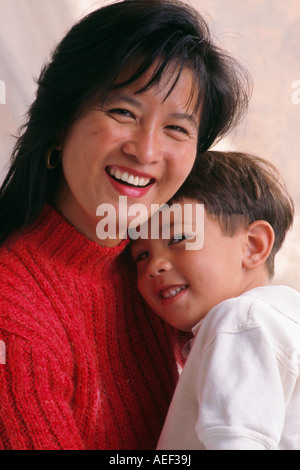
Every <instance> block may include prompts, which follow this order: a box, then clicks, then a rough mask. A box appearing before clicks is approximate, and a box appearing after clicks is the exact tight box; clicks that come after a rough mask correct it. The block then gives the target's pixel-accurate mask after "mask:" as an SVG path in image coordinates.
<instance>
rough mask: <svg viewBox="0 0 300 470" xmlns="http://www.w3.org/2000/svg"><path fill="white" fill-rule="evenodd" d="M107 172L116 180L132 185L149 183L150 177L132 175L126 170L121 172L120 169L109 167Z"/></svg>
mask: <svg viewBox="0 0 300 470" xmlns="http://www.w3.org/2000/svg"><path fill="white" fill-rule="evenodd" d="M108 173H109V174H110V176H113V177H114V178H115V179H116V180H120V181H123V182H124V183H127V184H132V185H133V186H142V187H144V186H147V184H149V183H150V178H144V177H140V176H134V175H131V174H129V173H127V172H126V171H124V172H122V171H120V170H116V169H114V168H109V169H108Z"/></svg>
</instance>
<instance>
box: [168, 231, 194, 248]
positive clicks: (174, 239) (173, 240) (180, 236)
mask: <svg viewBox="0 0 300 470" xmlns="http://www.w3.org/2000/svg"><path fill="white" fill-rule="evenodd" d="M193 237H194V235H187V234H185V233H178V234H176V235H173V236H172V238H171V239H170V245H176V244H178V243H181V242H183V241H185V240H191V239H192V238H193Z"/></svg>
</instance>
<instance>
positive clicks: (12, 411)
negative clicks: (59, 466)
mask: <svg viewBox="0 0 300 470" xmlns="http://www.w3.org/2000/svg"><path fill="white" fill-rule="evenodd" d="M0 341H1V345H2V352H3V350H4V349H5V356H4V354H2V358H4V357H5V360H3V359H2V363H1V364H0V448H2V449H13V450H27V449H31V450H33V449H34V450H38V449H42V450H60V449H62V450H71V449H74V450H77V449H82V441H81V438H80V435H79V432H78V429H77V427H76V422H75V419H74V416H73V413H72V407H71V405H72V396H73V387H72V383H71V380H70V378H69V377H68V375H69V374H67V373H66V367H65V366H66V363H65V364H64V363H63V362H64V361H58V360H57V358H56V357H55V355H54V354H51V353H50V351H47V347H46V346H45V345H44V344H39V341H30V340H28V339H26V338H24V337H22V336H20V335H16V334H12V333H11V332H9V333H8V332H7V331H3V330H2V331H1V330H0Z"/></svg>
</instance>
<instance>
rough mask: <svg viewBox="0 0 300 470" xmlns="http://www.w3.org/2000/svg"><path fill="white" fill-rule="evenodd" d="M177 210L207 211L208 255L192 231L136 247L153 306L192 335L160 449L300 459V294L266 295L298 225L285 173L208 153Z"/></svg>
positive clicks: (143, 286)
mask: <svg viewBox="0 0 300 470" xmlns="http://www.w3.org/2000/svg"><path fill="white" fill-rule="evenodd" d="M175 202H176V203H179V204H180V206H181V207H182V208H184V205H185V204H193V205H194V206H195V205H196V204H204V208H205V210H204V243H203V246H202V248H201V249H196V250H193V249H186V248H187V243H188V242H189V243H191V240H189V238H190V235H191V234H192V235H193V234H195V232H194V231H188V232H186V231H185V232H184V230H183V228H184V227H185V226H184V227H183V225H182V226H181V238H180V237H179V236H180V233H179V232H178V228H176V230H175V229H173V228H172V226H171V232H170V233H171V235H170V237H169V238H162V237H161V238H159V239H150V238H149V239H146V238H139V239H137V240H136V241H134V242H133V243H132V247H131V250H132V255H133V258H134V260H135V261H136V263H137V271H138V287H139V290H140V292H141V294H142V295H143V297H144V298H145V300H146V301H147V302H148V304H149V305H150V307H151V308H152V309H153V310H154V311H155V312H156V313H157V314H158V315H160V316H161V317H162V318H163V319H164V320H166V321H167V322H169V323H170V324H171V325H172V326H174V327H175V328H178V329H183V330H190V329H192V332H193V334H194V339H193V340H192V342H191V343H192V347H191V348H190V352H189V356H188V359H187V362H186V364H185V366H184V369H183V372H182V374H181V377H180V380H179V383H178V386H177V388H176V391H175V394H174V397H173V400H172V403H171V406H170V409H169V412H168V416H167V419H166V422H165V426H164V428H163V431H162V434H161V437H160V440H159V443H158V447H157V448H158V449H161V450H162V449H169V450H171V449H178V450H179V449H182V450H183V449H185V450H186V449H203V450H204V449H209V450H217V449H218V450H224V449H227V450H229V449H235V450H250V449H251V450H256V449H270V450H273V449H300V427H299V420H300V373H299V366H300V294H299V293H298V292H296V291H295V290H293V289H291V288H289V287H286V286H271V285H270V284H269V282H270V279H271V278H272V276H273V274H274V256H275V254H276V252H277V251H278V250H279V249H280V247H281V245H282V243H283V241H284V238H285V235H286V232H287V231H288V229H289V228H290V226H291V225H292V221H293V215H294V208H293V203H292V201H291V199H290V197H289V196H288V194H287V192H286V190H285V188H284V185H283V184H281V183H280V178H279V175H278V172H277V171H276V170H275V168H274V167H273V166H272V165H270V164H269V163H267V162H266V161H264V160H262V159H260V158H257V157H254V156H249V155H245V154H241V153H237V152H228V153H226V152H216V151H215V152H213V151H209V152H207V153H205V154H203V156H202V158H201V159H199V162H198V163H197V167H196V168H195V169H194V171H193V173H192V174H191V176H190V177H189V178H188V180H187V181H186V182H185V183H184V185H183V186H182V187H181V189H180V190H179V192H178V193H177V194H176V195H175V196H174V198H173V199H172V201H170V204H173V203H175ZM183 213H185V212H183ZM194 228H195V227H193V230H194ZM193 236H194V235H193Z"/></svg>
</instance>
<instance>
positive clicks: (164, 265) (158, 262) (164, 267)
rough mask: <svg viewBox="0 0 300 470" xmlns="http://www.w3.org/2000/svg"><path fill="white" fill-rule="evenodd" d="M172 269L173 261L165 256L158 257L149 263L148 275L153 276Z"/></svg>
mask: <svg viewBox="0 0 300 470" xmlns="http://www.w3.org/2000/svg"><path fill="white" fill-rule="evenodd" d="M171 269H172V263H171V261H169V260H167V259H165V258H156V259H153V260H151V261H150V263H149V264H148V276H149V278H153V277H155V276H159V275H160V274H163V273H165V272H167V271H170V270H171Z"/></svg>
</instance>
